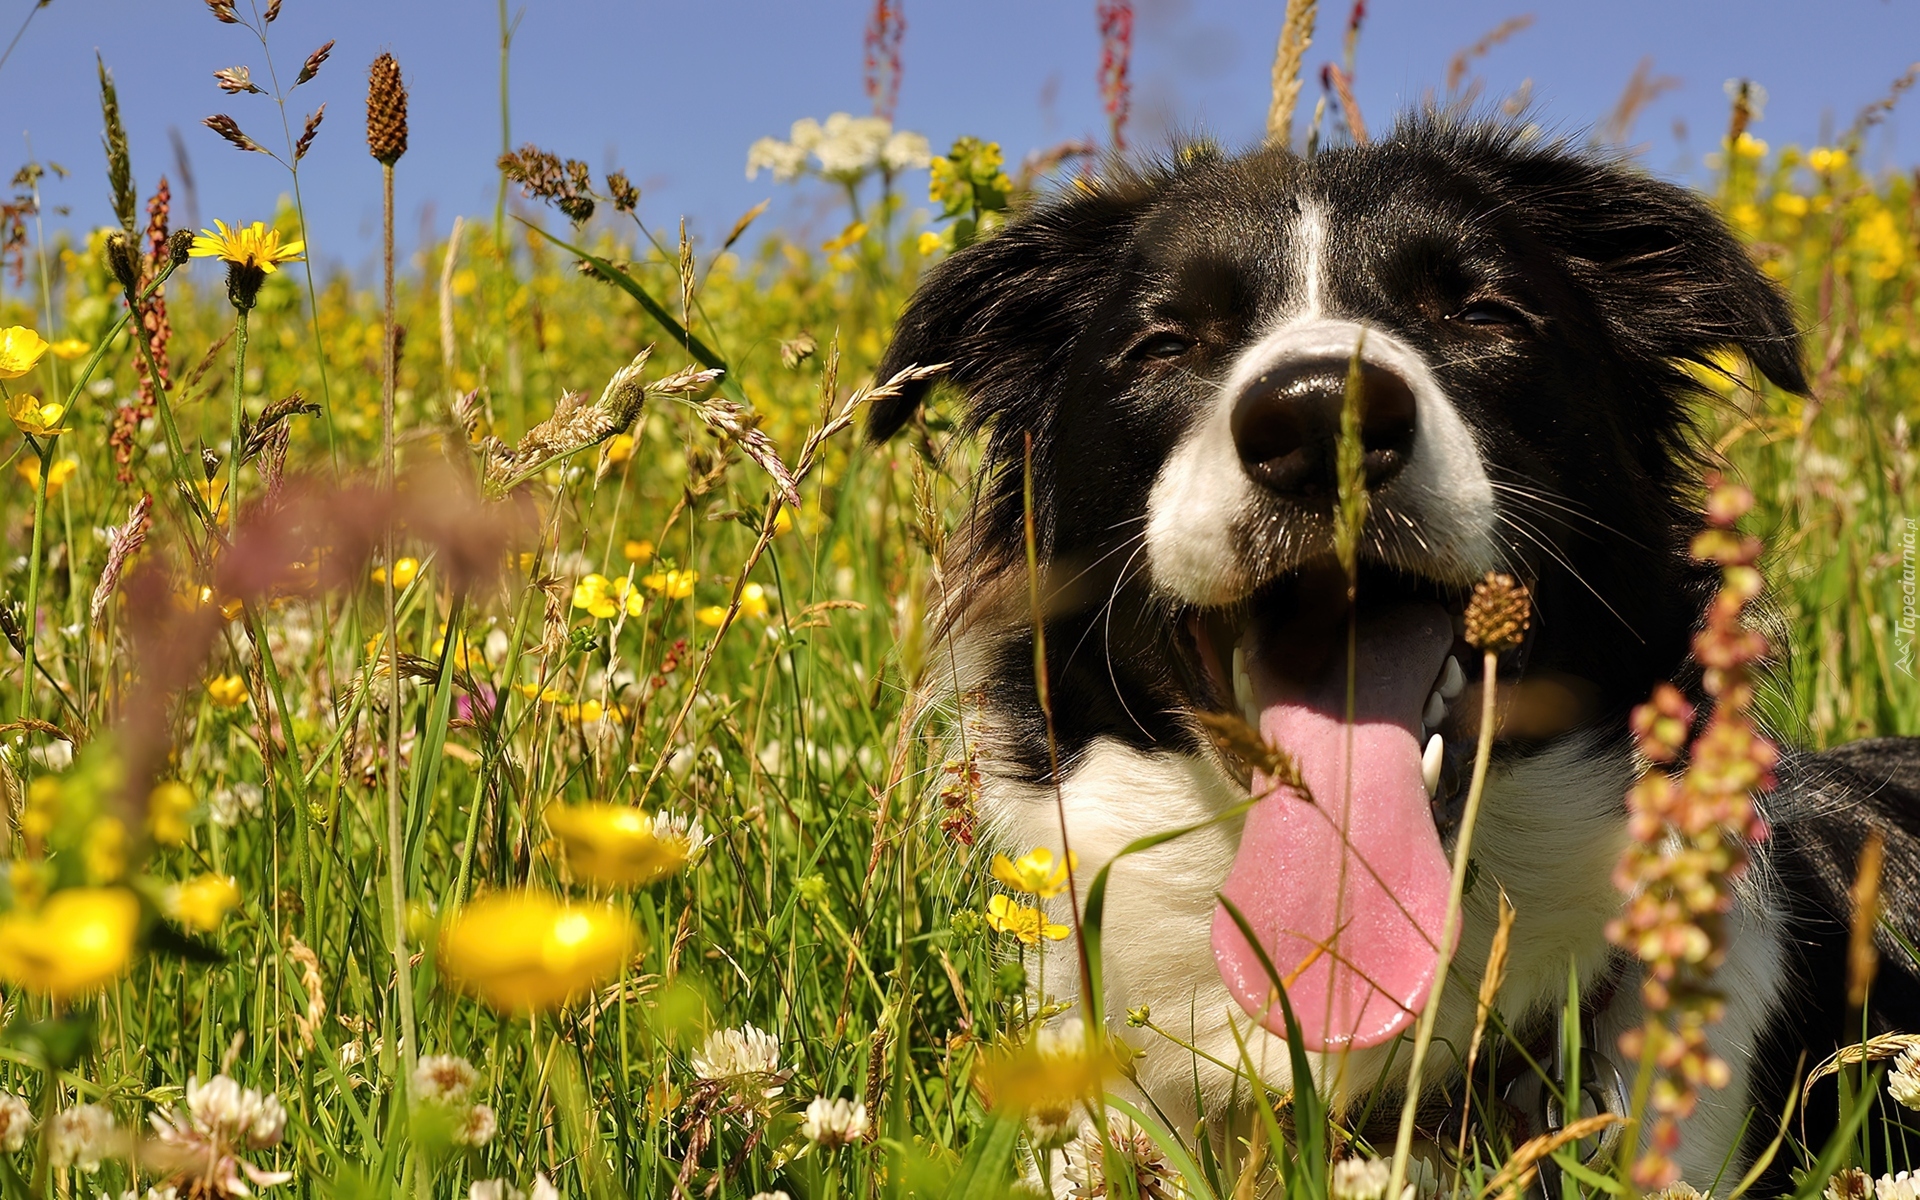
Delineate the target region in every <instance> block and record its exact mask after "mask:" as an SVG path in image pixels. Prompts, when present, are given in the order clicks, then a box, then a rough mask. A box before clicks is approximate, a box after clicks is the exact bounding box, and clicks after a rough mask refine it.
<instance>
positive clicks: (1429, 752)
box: [1420, 733, 1446, 800]
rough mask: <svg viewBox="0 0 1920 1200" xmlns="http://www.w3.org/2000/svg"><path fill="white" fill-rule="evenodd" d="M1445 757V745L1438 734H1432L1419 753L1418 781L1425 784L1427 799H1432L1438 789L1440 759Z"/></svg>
mask: <svg viewBox="0 0 1920 1200" xmlns="http://www.w3.org/2000/svg"><path fill="white" fill-rule="evenodd" d="M1444 757H1446V747H1445V745H1443V744H1442V743H1441V741H1440V735H1439V734H1437V733H1436V734H1434V735H1433V736H1432V737H1430V738H1428V739H1427V748H1426V750H1425V751H1423V752H1422V753H1421V755H1420V782H1422V783H1424V784H1426V785H1427V799H1429V800H1431V799H1433V795H1434V793H1435V792H1437V791H1439V790H1440V760H1441V759H1442V758H1444Z"/></svg>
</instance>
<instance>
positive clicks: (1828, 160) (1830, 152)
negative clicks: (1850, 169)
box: [1807, 146, 1847, 175]
mask: <svg viewBox="0 0 1920 1200" xmlns="http://www.w3.org/2000/svg"><path fill="white" fill-rule="evenodd" d="M1807 165H1808V166H1809V167H1812V168H1813V169H1814V170H1815V171H1818V172H1819V173H1820V174H1822V175H1825V174H1826V173H1827V172H1829V171H1838V170H1840V169H1841V168H1842V167H1845V166H1846V165H1847V152H1846V151H1845V150H1842V149H1839V148H1838V147H1834V148H1828V147H1826V146H1815V147H1814V148H1813V149H1811V150H1809V151H1807Z"/></svg>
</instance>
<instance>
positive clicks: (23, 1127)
mask: <svg viewBox="0 0 1920 1200" xmlns="http://www.w3.org/2000/svg"><path fill="white" fill-rule="evenodd" d="M33 1126H34V1120H33V1109H32V1108H31V1107H29V1106H28V1104H27V1102H26V1101H25V1100H23V1099H21V1098H20V1097H18V1096H16V1095H14V1094H13V1093H12V1092H0V1151H3V1152H5V1153H7V1154H18V1153H19V1152H20V1149H21V1147H23V1146H25V1145H26V1144H27V1138H28V1137H30V1136H32V1134H33Z"/></svg>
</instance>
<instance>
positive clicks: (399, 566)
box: [373, 558, 420, 588]
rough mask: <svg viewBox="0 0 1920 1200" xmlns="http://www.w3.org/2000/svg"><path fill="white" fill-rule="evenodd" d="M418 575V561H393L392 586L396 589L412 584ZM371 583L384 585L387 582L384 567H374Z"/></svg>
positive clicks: (408, 559) (415, 559)
mask: <svg viewBox="0 0 1920 1200" xmlns="http://www.w3.org/2000/svg"><path fill="white" fill-rule="evenodd" d="M419 574H420V560H419V559H417V558H400V559H395V560H394V563H393V586H394V587H397V588H403V587H406V586H407V585H408V584H410V583H412V582H413V581H414V579H415V577H417V576H418V575H419ZM373 581H374V582H375V583H385V582H386V581H387V569H386V568H385V567H375V568H374V569H373Z"/></svg>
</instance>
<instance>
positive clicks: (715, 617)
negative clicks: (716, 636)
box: [693, 604, 727, 629]
mask: <svg viewBox="0 0 1920 1200" xmlns="http://www.w3.org/2000/svg"><path fill="white" fill-rule="evenodd" d="M693 615H694V616H695V617H696V618H698V620H699V621H700V623H701V624H702V625H706V626H709V627H710V628H714V629H718V628H719V627H720V622H722V621H724V620H726V619H727V606H726V605H724V604H709V605H707V606H706V607H705V608H703V609H701V610H700V611H699V612H697V613H695V614H693Z"/></svg>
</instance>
